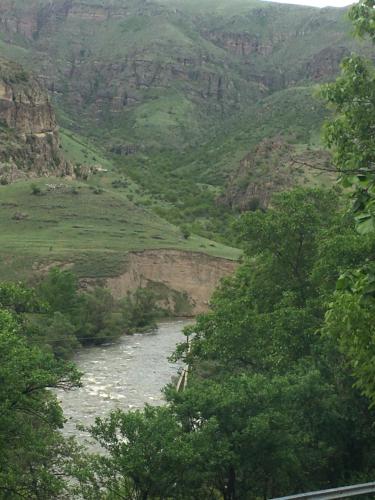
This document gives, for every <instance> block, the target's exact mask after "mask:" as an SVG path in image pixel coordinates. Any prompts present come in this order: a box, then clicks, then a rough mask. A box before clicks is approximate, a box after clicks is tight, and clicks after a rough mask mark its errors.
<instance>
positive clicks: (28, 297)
mask: <svg viewBox="0 0 375 500" xmlns="http://www.w3.org/2000/svg"><path fill="white" fill-rule="evenodd" d="M37 308H38V305H37V302H35V301H34V296H33V294H32V293H31V292H30V291H29V290H27V289H25V288H23V287H22V286H18V285H4V284H2V285H1V286H0V379H1V386H0V431H1V432H0V436H1V438H0V450H1V453H0V457H1V458H0V498H4V499H5V498H11V499H13V498H14V499H16V498H24V497H26V498H32V499H34V498H35V499H37V498H56V497H57V496H59V495H60V494H62V493H64V492H66V486H67V484H66V482H65V476H64V474H63V473H62V472H63V469H64V464H66V463H67V462H68V461H69V460H70V456H71V451H72V444H69V443H68V442H64V440H63V439H62V437H61V434H60V433H59V432H58V431H59V429H60V428H61V427H62V426H63V423H64V418H63V414H62V411H61V408H60V406H59V404H58V402H57V400H56V397H55V396H54V395H53V393H52V392H51V391H50V390H49V389H53V388H63V389H66V390H68V389H71V388H74V387H77V386H79V384H80V374H79V373H78V371H77V370H76V368H75V367H74V366H73V365H72V364H68V363H65V362H62V361H60V360H57V359H55V358H54V356H53V355H52V354H50V353H48V352H46V351H45V350H44V349H41V348H39V347H38V346H37V345H35V343H34V339H33V332H32V330H31V329H30V328H29V327H28V326H27V325H26V324H25V322H24V321H23V320H22V316H20V311H24V312H30V313H31V312H34V311H35V310H36V309H37Z"/></svg>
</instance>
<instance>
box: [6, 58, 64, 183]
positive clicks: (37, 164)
mask: <svg viewBox="0 0 375 500" xmlns="http://www.w3.org/2000/svg"><path fill="white" fill-rule="evenodd" d="M70 173H71V166H70V165H69V164H68V163H67V162H66V161H65V160H64V158H63V156H62V154H61V152H60V148H59V135H58V128H57V124H56V119H55V115H54V112H53V110H52V106H51V104H50V101H49V98H48V96H47V93H46V92H45V91H44V90H43V89H42V88H41V86H40V84H39V83H38V82H37V80H36V79H35V78H33V77H32V76H30V75H29V74H28V73H26V72H25V71H24V70H23V69H22V67H20V66H19V65H17V64H15V63H13V62H10V61H7V60H5V59H2V58H1V59H0V181H1V182H2V183H3V184H4V183H8V182H11V181H13V180H15V179H17V178H19V177H23V176H42V175H49V174H53V175H66V174H70Z"/></svg>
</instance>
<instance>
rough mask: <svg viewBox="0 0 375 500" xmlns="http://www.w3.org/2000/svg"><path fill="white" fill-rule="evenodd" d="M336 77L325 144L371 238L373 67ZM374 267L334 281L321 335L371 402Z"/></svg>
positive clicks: (367, 22)
mask: <svg viewBox="0 0 375 500" xmlns="http://www.w3.org/2000/svg"><path fill="white" fill-rule="evenodd" d="M374 6H375V3H374V0H363V1H361V2H359V4H358V5H356V6H354V7H353V8H352V9H351V11H350V18H351V19H352V21H353V23H354V26H355V29H356V33H357V34H359V35H360V36H366V35H367V36H369V37H370V38H371V39H372V41H373V42H374V41H375V8H374ZM342 67H343V69H342V75H341V77H340V78H338V79H337V81H336V82H335V83H333V84H330V85H327V86H326V87H325V88H324V89H323V95H324V96H325V97H326V99H327V101H328V102H329V103H330V104H331V105H332V106H333V107H334V109H335V111H336V117H335V118H334V119H333V120H332V121H331V122H330V123H328V124H327V126H326V141H327V144H328V146H330V147H331V148H332V149H333V151H334V161H335V164H336V166H337V169H338V171H339V172H340V175H341V181H342V184H343V185H344V187H346V188H352V200H353V206H352V212H353V214H354V216H355V220H356V223H357V231H358V232H359V234H361V235H362V236H363V238H366V239H368V240H372V241H373V240H374V238H375V136H374V130H375V69H374V66H373V65H372V64H371V63H370V62H368V61H365V60H363V59H362V58H360V57H358V56H352V57H351V58H349V59H346V60H344V62H343V66H342ZM374 304H375V266H374V262H373V253H372V255H371V258H370V259H369V260H368V262H366V263H363V264H362V266H353V267H352V269H349V270H347V271H346V272H345V273H343V274H342V276H341V277H340V279H339V281H338V284H337V290H336V293H335V294H334V296H333V299H332V301H331V304H330V309H329V311H328V312H327V321H326V326H325V333H326V334H327V335H330V336H332V337H333V338H334V339H335V340H336V341H337V343H338V345H339V347H340V349H341V351H342V352H343V353H344V354H345V356H346V358H347V360H348V362H349V363H350V365H351V367H352V370H353V373H354V374H355V376H356V378H357V385H358V387H360V388H361V390H362V391H363V392H364V394H366V395H367V396H368V397H369V398H371V400H372V403H374V402H375V368H374V364H373V360H374V352H375V350H374V345H373V344H374V340H373V337H374V333H375V332H374V330H373V328H372V325H373V324H374V323H375V305H374Z"/></svg>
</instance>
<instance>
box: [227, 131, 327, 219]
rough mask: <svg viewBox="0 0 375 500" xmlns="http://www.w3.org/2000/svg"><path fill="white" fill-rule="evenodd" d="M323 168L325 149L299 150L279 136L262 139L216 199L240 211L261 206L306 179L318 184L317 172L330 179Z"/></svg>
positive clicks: (324, 165)
mask: <svg viewBox="0 0 375 500" xmlns="http://www.w3.org/2000/svg"><path fill="white" fill-rule="evenodd" d="M306 165H309V166H310V167H306ZM325 168H330V156H329V153H328V152H326V151H323V150H320V149H315V150H310V151H307V150H306V151H304V152H298V151H296V149H295V146H294V145H292V144H290V143H288V142H287V141H285V139H283V138H282V137H273V138H270V139H264V140H263V141H261V142H260V143H259V144H257V146H255V147H254V148H253V149H252V150H251V151H250V152H249V153H248V154H247V155H246V156H245V157H244V158H242V160H241V161H240V164H239V167H238V169H237V171H236V172H235V173H234V174H233V176H232V177H231V179H230V181H229V183H228V186H227V189H226V191H225V193H224V195H223V196H222V197H221V198H220V199H219V200H218V202H219V203H223V204H225V205H227V206H230V207H231V208H232V209H234V210H239V211H241V212H242V211H246V210H257V209H262V210H263V209H265V208H267V206H268V205H269V203H270V201H271V198H272V196H273V195H274V194H275V193H278V192H280V191H285V190H287V189H290V188H292V187H295V186H297V185H301V184H302V185H303V184H304V183H306V182H308V183H309V185H314V183H315V182H316V183H317V184H318V185H319V184H320V181H319V179H318V178H317V176H322V175H325V177H324V179H326V178H327V179H330V175H329V174H327V173H325V174H324V172H325V170H324V169H325ZM320 180H321V181H322V180H323V178H321V179H320ZM323 183H324V182H323Z"/></svg>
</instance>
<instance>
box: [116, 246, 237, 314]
mask: <svg viewBox="0 0 375 500" xmlns="http://www.w3.org/2000/svg"><path fill="white" fill-rule="evenodd" d="M236 267H237V264H236V263H235V262H233V261H230V260H226V259H220V258H215V257H210V256H208V255H205V254H200V253H192V252H183V251H177V250H145V251H143V252H134V253H131V254H129V259H128V266H127V270H126V272H124V273H123V274H122V275H121V276H118V277H115V278H109V279H108V280H107V286H108V287H109V288H110V289H111V291H112V293H113V295H114V296H115V297H116V298H121V297H125V296H126V294H127V293H128V292H132V291H134V290H136V289H137V288H139V287H143V288H145V287H150V288H151V289H154V290H155V291H156V293H159V294H161V295H162V296H163V298H162V300H161V303H162V305H164V306H166V307H168V308H169V309H170V310H171V311H172V312H173V313H174V314H181V315H196V314H199V313H202V312H204V311H207V309H208V305H209V301H210V298H211V295H212V293H213V291H214V289H215V288H216V287H217V285H218V284H219V282H220V280H221V278H223V277H225V276H228V275H230V274H232V273H233V272H234V270H235V269H236Z"/></svg>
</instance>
